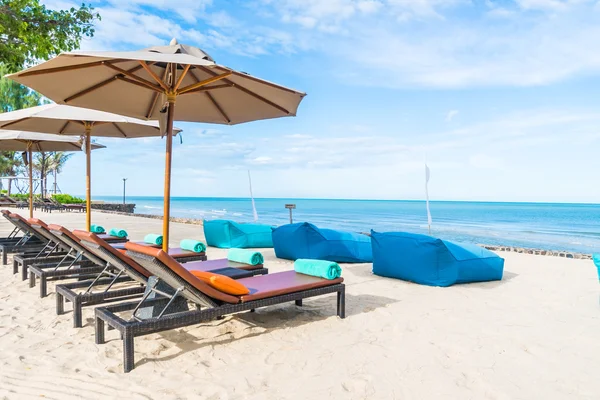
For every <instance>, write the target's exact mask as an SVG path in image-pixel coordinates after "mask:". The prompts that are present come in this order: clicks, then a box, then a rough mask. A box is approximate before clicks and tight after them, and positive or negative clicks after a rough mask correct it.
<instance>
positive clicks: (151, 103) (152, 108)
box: [146, 68, 169, 119]
mask: <svg viewBox="0 0 600 400" xmlns="http://www.w3.org/2000/svg"><path fill="white" fill-rule="evenodd" d="M168 72H169V69H168V68H165V73H164V74H163V80H165V79H167V74H168ZM158 96H160V95H159V94H158V93H154V95H153V98H152V102H150V107H148V111H147V112H146V119H148V118H150V116H151V115H152V111H154V107H156V101H157V100H158Z"/></svg>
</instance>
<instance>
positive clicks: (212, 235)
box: [204, 219, 273, 249]
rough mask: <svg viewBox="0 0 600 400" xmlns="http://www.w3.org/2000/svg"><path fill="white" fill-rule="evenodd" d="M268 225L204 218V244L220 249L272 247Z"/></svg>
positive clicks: (270, 228)
mask: <svg viewBox="0 0 600 400" xmlns="http://www.w3.org/2000/svg"><path fill="white" fill-rule="evenodd" d="M272 230H273V228H272V227H271V226H270V225H262V224H239V223H237V222H233V221H228V220H224V219H215V220H212V221H207V220H204V237H205V238H206V244H208V245H209V246H213V247H220V248H222V249H230V248H239V249H241V248H259V247H261V248H264V247H273V240H272V239H271V231H272Z"/></svg>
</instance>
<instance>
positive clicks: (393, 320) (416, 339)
mask: <svg viewBox="0 0 600 400" xmlns="http://www.w3.org/2000/svg"><path fill="white" fill-rule="evenodd" d="M23 213H24V212H23ZM36 216H37V217H39V218H41V219H42V220H44V221H46V222H48V223H50V222H55V223H61V224H63V225H65V226H66V227H69V228H72V229H75V228H81V227H83V226H84V220H85V216H84V214H78V213H64V214H61V213H57V212H54V213H52V214H47V213H42V212H38V213H36ZM93 221H94V223H97V224H100V225H103V226H105V227H106V228H111V227H116V226H118V227H123V228H125V229H126V230H127V231H128V232H129V233H130V237H131V238H132V239H134V240H136V239H137V240H141V239H142V238H143V236H144V235H145V234H146V233H150V232H160V231H161V221H160V220H153V219H143V218H137V217H128V216H123V215H114V214H103V213H97V212H96V213H94V215H93ZM8 230H9V224H8V222H6V221H4V220H2V222H0V236H6V235H5V234H6V233H7V232H8ZM171 232H172V244H173V245H174V244H177V243H178V241H179V240H180V239H183V238H188V237H191V238H198V239H201V238H202V237H203V235H202V227H200V226H197V225H183V224H172V225H171ZM225 254H226V251H225V250H219V249H214V248H209V249H208V256H209V258H218V257H223V256H224V255H225ZM263 254H264V255H265V258H266V262H265V264H266V266H267V267H268V268H269V270H270V272H276V271H282V270H287V269H290V268H291V267H292V263H291V262H288V261H284V260H278V259H276V258H275V256H274V253H273V250H272V249H267V250H265V251H263ZM501 256H502V257H504V258H505V259H506V266H505V275H504V279H503V280H502V281H501V282H491V283H481V284H471V285H458V286H453V287H450V288H434V287H427V286H419V285H415V284H410V283H406V282H403V281H399V280H393V279H386V278H380V277H377V276H374V275H372V274H371V267H370V265H369V264H359V265H343V276H344V278H345V283H346V285H347V286H346V315H347V317H346V319H344V320H341V319H339V318H337V317H336V315H335V295H331V296H324V297H320V298H314V299H310V300H306V301H305V302H304V307H301V308H300V307H296V306H295V305H294V304H284V305H280V306H273V307H270V308H265V309H260V310H257V312H256V313H243V314H239V315H236V316H233V317H227V318H225V319H224V320H219V321H214V322H212V323H208V324H204V325H201V326H199V325H197V326H190V327H187V328H182V329H177V330H173V331H167V332H163V333H160V334H152V335H148V336H142V337H139V338H136V341H135V345H136V368H135V369H134V370H133V371H132V372H131V373H129V374H124V373H123V372H122V369H123V365H122V342H121V341H120V340H119V337H118V333H115V331H110V332H107V340H108V342H107V343H106V344H104V345H96V344H95V343H94V328H93V319H92V316H93V308H86V309H84V324H85V326H84V327H83V328H82V329H75V328H73V327H72V315H71V314H70V312H67V313H66V314H65V315H61V316H57V315H56V313H55V297H54V293H53V285H52V284H51V285H50V287H49V289H50V292H51V294H50V295H49V296H48V297H47V298H44V299H40V298H39V294H38V293H39V292H38V289H37V287H36V288H34V289H30V288H29V287H28V285H27V282H23V281H21V279H20V277H19V275H13V274H12V265H7V266H4V267H2V266H0V399H28V398H36V399H39V398H50V399H79V398H85V399H100V398H127V399H191V398H194V399H196V398H197V399H328V398H331V399H497V400H500V399H545V400H549V399H598V398H600V379H599V378H598V376H599V371H600V370H599V366H600V306H599V302H598V298H599V294H600V285H599V284H598V276H597V274H596V269H595V267H594V265H593V263H592V262H591V261H589V260H572V259H564V258H558V257H542V256H533V255H526V254H516V253H501ZM67 310H70V308H69V306H68V305H67Z"/></svg>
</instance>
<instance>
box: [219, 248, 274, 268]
mask: <svg viewBox="0 0 600 400" xmlns="http://www.w3.org/2000/svg"><path fill="white" fill-rule="evenodd" d="M227 259H228V260H229V261H234V262H239V263H242V264H250V265H258V264H263V263H264V262H265V259H264V258H263V255H262V254H260V253H259V252H258V251H252V250H244V249H229V251H228V252H227Z"/></svg>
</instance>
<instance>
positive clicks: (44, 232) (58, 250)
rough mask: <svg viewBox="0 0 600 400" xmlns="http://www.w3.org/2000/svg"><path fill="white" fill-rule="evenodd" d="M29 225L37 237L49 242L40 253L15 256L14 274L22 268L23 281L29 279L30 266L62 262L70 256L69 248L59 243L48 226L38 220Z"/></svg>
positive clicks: (31, 221)
mask: <svg viewBox="0 0 600 400" xmlns="http://www.w3.org/2000/svg"><path fill="white" fill-rule="evenodd" d="M27 223H28V224H29V226H30V227H31V229H33V230H34V231H35V232H36V234H37V235H39V236H43V237H45V238H46V239H47V240H48V242H47V243H46V246H44V248H42V249H41V250H40V251H33V252H29V251H28V252H25V253H19V254H15V255H14V256H13V274H16V273H17V272H19V268H21V272H22V275H21V277H22V279H23V280H25V279H27V268H28V266H29V265H33V264H40V263H52V262H56V263H58V262H60V261H61V260H62V259H63V257H64V256H66V255H67V254H68V250H70V249H69V248H67V247H66V246H65V245H63V244H62V243H61V242H59V241H57V240H56V238H55V237H54V235H53V234H52V233H51V232H50V231H49V230H48V225H46V224H45V223H44V221H42V220H40V219H37V218H30V219H28V220H27Z"/></svg>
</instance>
